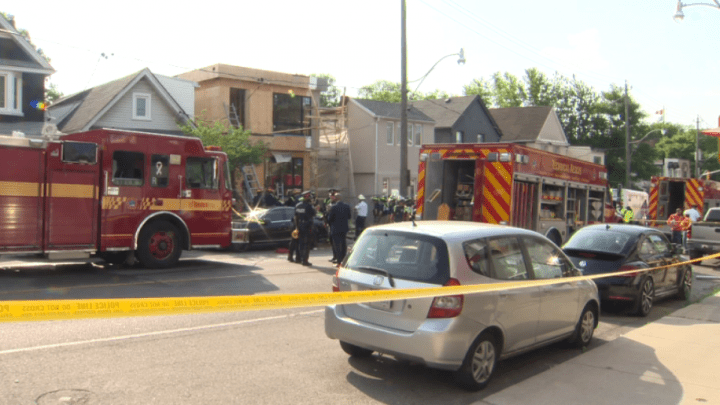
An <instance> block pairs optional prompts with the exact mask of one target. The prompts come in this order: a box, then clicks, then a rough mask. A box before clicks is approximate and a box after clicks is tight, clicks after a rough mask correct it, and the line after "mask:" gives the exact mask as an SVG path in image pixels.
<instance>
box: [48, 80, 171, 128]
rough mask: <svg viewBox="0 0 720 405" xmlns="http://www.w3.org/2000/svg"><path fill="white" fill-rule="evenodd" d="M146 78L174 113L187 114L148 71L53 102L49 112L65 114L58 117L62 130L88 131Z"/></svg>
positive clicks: (59, 126)
mask: <svg viewBox="0 0 720 405" xmlns="http://www.w3.org/2000/svg"><path fill="white" fill-rule="evenodd" d="M142 79H147V80H148V81H149V82H150V84H151V85H152V86H153V87H154V88H155V90H157V92H158V93H159V94H160V95H161V96H162V97H163V98H164V99H165V101H166V102H167V103H168V104H169V105H170V106H171V108H172V109H173V110H175V111H179V112H182V111H183V110H182V107H180V105H179V104H178V103H177V101H176V100H175V99H174V98H173V97H172V96H171V95H170V94H169V93H168V91H167V90H166V89H165V88H164V87H163V85H162V84H161V83H160V81H159V80H158V79H157V77H155V75H153V74H152V72H150V70H149V69H147V68H145V69H143V70H141V71H139V72H136V73H133V74H131V75H128V76H125V77H123V78H120V79H117V80H114V81H112V82H109V83H105V84H101V85H99V86H96V87H93V88H90V89H87V90H84V91H81V92H79V93H76V94H73V95H70V96H67V97H64V98H62V99H60V100H57V101H56V102H55V103H53V104H52V105H51V106H50V108H49V110H50V112H51V113H52V112H56V114H61V115H60V116H59V117H56V118H58V119H59V122H58V124H57V125H58V128H59V129H60V131H62V132H64V133H68V134H70V133H73V132H80V131H87V130H89V129H90V127H91V126H92V124H94V123H95V122H96V121H97V120H98V119H100V118H101V117H102V115H103V114H105V112H106V111H107V110H108V109H109V108H110V107H112V105H113V104H115V103H116V102H117V101H118V100H120V98H121V97H122V96H123V95H124V94H125V93H127V91H129V90H130V89H131V88H132V87H133V86H134V85H135V84H136V83H137V82H139V81H140V80H142Z"/></svg>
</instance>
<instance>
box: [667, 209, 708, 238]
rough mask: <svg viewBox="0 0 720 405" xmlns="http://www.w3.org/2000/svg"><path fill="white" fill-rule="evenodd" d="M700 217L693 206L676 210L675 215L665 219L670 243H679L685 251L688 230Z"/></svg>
mask: <svg viewBox="0 0 720 405" xmlns="http://www.w3.org/2000/svg"><path fill="white" fill-rule="evenodd" d="M701 217H702V215H701V214H700V211H698V209H697V205H693V206H692V207H691V208H689V209H687V210H685V212H683V210H682V209H681V208H678V209H676V210H675V213H674V214H672V215H670V216H669V217H668V219H667V223H668V225H670V230H671V231H672V240H671V242H672V243H679V244H682V245H683V248H684V249H687V232H688V231H689V230H690V227H691V226H692V223H693V222H697V221H698V220H699V219H700V218H701Z"/></svg>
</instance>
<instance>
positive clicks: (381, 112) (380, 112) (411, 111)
mask: <svg viewBox="0 0 720 405" xmlns="http://www.w3.org/2000/svg"><path fill="white" fill-rule="evenodd" d="M351 100H352V101H355V102H357V103H358V104H360V105H361V106H362V107H365V109H366V110H368V111H370V112H371V113H372V114H374V115H375V116H378V117H384V118H393V119H397V120H399V119H400V113H401V112H402V110H401V109H400V103H388V102H386V101H377V100H367V99H361V98H353V99H351ZM407 118H408V120H411V121H426V122H435V121H434V120H433V119H432V118H430V117H428V116H427V115H425V114H424V113H423V112H422V111H420V110H418V109H417V108H415V107H413V106H411V105H410V103H408V112H407Z"/></svg>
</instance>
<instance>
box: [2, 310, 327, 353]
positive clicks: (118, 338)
mask: <svg viewBox="0 0 720 405" xmlns="http://www.w3.org/2000/svg"><path fill="white" fill-rule="evenodd" d="M323 311H325V309H316V310H312V311H306V312H298V313H294V314H286V315H278V316H269V317H266V318H257V319H245V320H242V321H234V322H225V323H218V324H213V325H203V326H194V327H192V328H180V329H170V330H162V331H156V332H147V333H138V334H134V335H125V336H115V337H108V338H99V339H90V340H81V341H77V342H65V343H55V344H51V345H42V346H33V347H23V348H19V349H9V350H2V351H0V355H4V354H13V353H25V352H33V351H38V350H46V349H57V348H61V347H70V346H79V345H85V344H93V343H102V342H116V341H121V340H130V339H138V338H143V337H148V336H160V335H169V334H173V333H181V332H192V331H197V330H207V329H215V328H223V327H227V326H235V325H243V324H248V323H255V322H263V321H272V320H275V319H283V318H292V317H295V316H300V315H312V314H317V313H320V312H323Z"/></svg>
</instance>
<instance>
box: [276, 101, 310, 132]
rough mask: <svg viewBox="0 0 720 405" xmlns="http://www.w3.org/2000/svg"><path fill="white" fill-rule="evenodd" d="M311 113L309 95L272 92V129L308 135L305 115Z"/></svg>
mask: <svg viewBox="0 0 720 405" xmlns="http://www.w3.org/2000/svg"><path fill="white" fill-rule="evenodd" d="M310 113H311V104H310V97H303V96H296V95H294V94H286V93H274V94H273V131H274V132H281V131H282V133H284V134H292V135H306V136H309V135H310V131H309V130H308V129H306V127H309V125H306V123H305V117H307V116H308V115H310Z"/></svg>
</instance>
